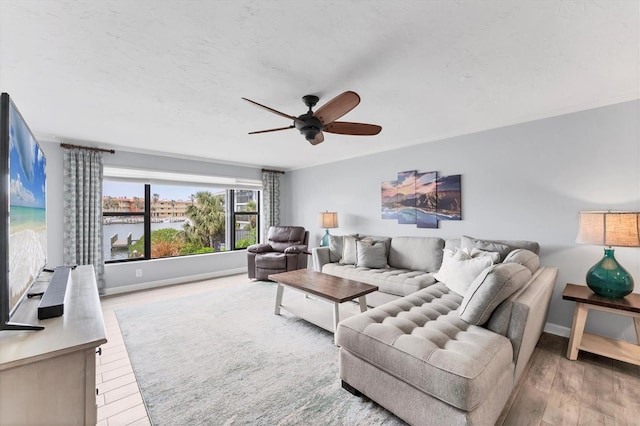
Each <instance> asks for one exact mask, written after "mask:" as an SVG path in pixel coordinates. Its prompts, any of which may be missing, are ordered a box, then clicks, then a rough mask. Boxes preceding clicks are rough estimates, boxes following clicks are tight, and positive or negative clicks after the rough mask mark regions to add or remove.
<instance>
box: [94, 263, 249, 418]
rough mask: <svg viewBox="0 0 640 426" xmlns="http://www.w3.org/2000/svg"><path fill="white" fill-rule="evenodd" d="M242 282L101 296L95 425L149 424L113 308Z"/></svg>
mask: <svg viewBox="0 0 640 426" xmlns="http://www.w3.org/2000/svg"><path fill="white" fill-rule="evenodd" d="M243 283H249V280H248V278H246V275H235V276H230V277H222V278H216V279H212V280H206V281H199V282H194V283H189V284H181V285H174V286H167V287H162V288H157V289H152V290H145V291H138V292H133V293H125V294H121V295H113V296H107V297H103V298H102V299H101V305H102V315H103V316H104V323H105V329H106V333H107V343H106V344H104V345H102V346H101V347H100V348H101V349H102V355H96V387H97V389H98V395H97V397H96V402H97V404H98V426H125V425H133V426H142V425H150V424H151V422H150V421H149V417H148V416H147V410H146V408H145V406H144V403H143V401H142V396H141V395H140V390H139V389H138V383H137V382H136V378H135V376H134V374H133V369H132V368H131V362H130V361H129V354H128V353H127V348H126V347H125V345H124V341H123V339H122V334H121V333H120V326H119V325H118V319H117V318H116V314H115V311H116V309H120V308H124V307H129V306H136V305H144V304H147V303H153V302H157V301H160V300H167V299H173V298H178V297H185V296H189V295H191V294H198V293H204V292H207V291H211V290H214V289H218V288H224V287H228V286H232V285H242V284H243Z"/></svg>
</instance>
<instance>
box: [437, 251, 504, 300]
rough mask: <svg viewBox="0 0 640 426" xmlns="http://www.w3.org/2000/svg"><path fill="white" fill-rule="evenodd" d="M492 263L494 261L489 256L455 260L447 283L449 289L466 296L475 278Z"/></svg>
mask: <svg viewBox="0 0 640 426" xmlns="http://www.w3.org/2000/svg"><path fill="white" fill-rule="evenodd" d="M491 265H493V261H492V260H491V258H490V257H488V256H482V257H474V258H471V259H465V260H454V261H453V263H452V264H451V269H450V270H449V273H448V275H449V277H448V279H449V281H448V282H446V283H445V285H446V286H447V287H448V288H449V290H452V291H455V292H456V293H458V294H459V295H461V296H464V295H465V294H466V293H467V290H468V289H469V287H470V286H471V283H473V280H475V279H476V277H477V276H478V275H480V274H481V273H482V271H484V270H485V269H487V268H488V267H490V266H491Z"/></svg>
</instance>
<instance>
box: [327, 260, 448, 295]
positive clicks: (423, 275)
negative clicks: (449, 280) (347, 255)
mask: <svg viewBox="0 0 640 426" xmlns="http://www.w3.org/2000/svg"><path fill="white" fill-rule="evenodd" d="M322 272H323V273H325V274H330V275H334V276H336V277H342V278H347V279H350V280H355V281H360V282H363V283H365V284H371V285H375V286H378V290H379V291H382V292H384V293H389V294H394V295H396V296H406V295H408V294H411V293H414V292H416V291H418V290H420V289H422V288H425V287H427V286H430V285H431V284H433V283H435V282H436V279H435V278H434V277H433V274H432V273H427V272H422V271H409V270H407V269H369V268H363V267H360V266H356V265H342V264H340V263H327V264H325V265H324V266H323V267H322Z"/></svg>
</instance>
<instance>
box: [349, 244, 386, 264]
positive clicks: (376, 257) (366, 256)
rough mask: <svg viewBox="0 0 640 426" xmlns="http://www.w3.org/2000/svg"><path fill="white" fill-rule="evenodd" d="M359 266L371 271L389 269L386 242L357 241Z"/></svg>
mask: <svg viewBox="0 0 640 426" xmlns="http://www.w3.org/2000/svg"><path fill="white" fill-rule="evenodd" d="M356 252H357V253H356V254H357V257H358V263H357V265H358V266H361V267H363V268H371V269H382V268H387V267H388V266H389V265H387V248H386V245H385V243H384V241H378V242H375V243H374V242H373V241H367V240H359V241H356Z"/></svg>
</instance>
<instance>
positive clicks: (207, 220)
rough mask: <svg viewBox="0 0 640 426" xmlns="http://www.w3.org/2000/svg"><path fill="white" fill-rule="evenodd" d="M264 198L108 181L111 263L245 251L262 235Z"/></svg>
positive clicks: (245, 193) (247, 193)
mask: <svg viewBox="0 0 640 426" xmlns="http://www.w3.org/2000/svg"><path fill="white" fill-rule="evenodd" d="M259 196H260V191H258V190H244V189H238V190H234V189H226V188H215V187H210V186H195V185H189V186H187V185H182V184H179V185H159V184H148V183H146V184H143V183H135V182H121V181H118V180H109V178H108V177H105V180H104V184H103V229H104V257H105V262H106V263H114V262H124V261H131V260H141V259H157V258H164V257H175V256H188V255H193V254H203V253H215V252H222V251H228V250H238V249H244V248H246V247H248V246H249V245H251V244H254V243H255V242H257V239H256V236H257V235H259V232H258V226H259V217H260V213H259V208H258V207H259ZM230 230H232V231H233V232H230Z"/></svg>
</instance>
